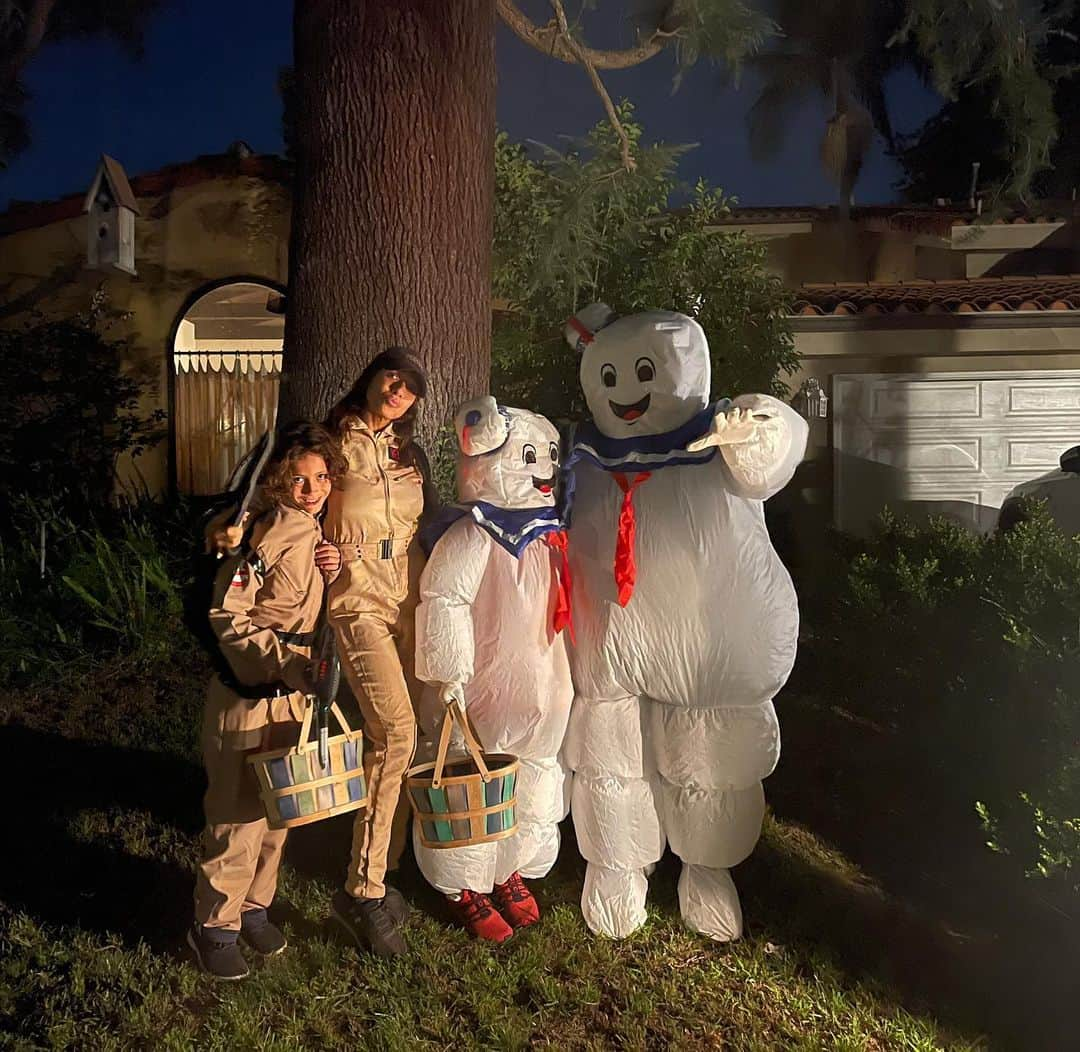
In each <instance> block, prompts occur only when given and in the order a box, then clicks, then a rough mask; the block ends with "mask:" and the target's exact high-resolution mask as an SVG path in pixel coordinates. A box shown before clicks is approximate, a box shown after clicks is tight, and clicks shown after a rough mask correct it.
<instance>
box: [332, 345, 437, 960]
mask: <svg viewBox="0 0 1080 1052" xmlns="http://www.w3.org/2000/svg"><path fill="white" fill-rule="evenodd" d="M426 391H427V377H426V376H425V373H424V370H423V367H422V366H421V365H420V363H419V362H418V361H417V360H416V359H415V358H414V357H413V356H412V355H411V354H409V353H408V352H407V351H404V350H399V349H392V350H389V351H385V352H383V353H382V354H380V355H379V356H378V357H376V358H375V360H374V361H373V362H372V363H371V364H370V365H369V366H368V367H367V368H366V369H365V370H364V372H363V373H362V374H361V375H360V378H359V379H358V380H357V382H356V384H355V385H354V387H353V389H352V390H351V391H350V392H349V393H348V394H347V395H346V396H345V397H344V398H343V399H342V400H341V402H340V403H339V404H338V405H337V406H336V407H335V408H334V409H333V410H332V411H331V413H330V419H329V421H328V426H329V428H330V430H331V431H332V432H333V433H334V434H335V436H336V437H337V438H338V439H339V441H340V442H341V445H342V449H343V451H344V453H345V456H346V458H347V460H348V464H349V467H348V471H347V472H346V473H345V475H344V476H343V477H342V478H340V479H335V481H334V488H333V491H332V492H331V494H330V499H329V501H328V502H327V507H326V519H325V522H324V524H323V531H324V535H325V536H326V539H327V540H328V541H331V542H333V543H334V544H336V545H337V547H338V549H339V550H340V552H341V572H340V574H339V575H338V577H337V580H336V581H335V582H334V584H333V585H332V586H331V587H330V590H329V597H328V611H329V617H330V620H331V622H332V623H333V625H334V627H335V629H336V630H337V638H338V651H339V653H340V656H341V664H342V669H343V671H344V672H345V675H346V678H347V679H348V682H349V686H350V687H351V688H352V691H353V694H354V695H355V696H356V700H357V702H358V704H359V705H360V710H361V712H362V713H363V717H364V733H365V734H366V735H367V739H368V743H369V745H370V746H371V747H372V749H371V753H370V757H369V764H370V766H369V770H368V791H369V793H370V803H369V804H368V807H367V808H366V809H365V810H364V811H361V812H359V813H358V816H357V819H356V823H355V825H354V827H353V844H352V857H351V859H350V862H349V869H348V873H347V876H346V880H345V887H344V890H342V891H339V892H337V894H335V896H334V900H333V904H332V907H331V909H332V915H333V917H334V919H335V920H336V921H337V922H338V923H339V924H341V925H342V927H343V928H344V929H345V930H346V931H347V932H348V934H349V935H350V937H351V938H352V939H354V940H355V941H356V942H357V943H358V944H360V945H362V946H366V947H368V948H370V949H372V950H373V951H374V952H376V953H378V954H380V955H384V956H391V955H394V954H398V953H402V952H404V950H405V943H404V940H403V939H402V936H401V931H400V928H401V924H402V922H403V921H404V919H405V914H406V912H407V910H406V906H405V902H404V899H403V898H402V897H401V894H400V892H398V891H397V890H396V889H394V888H392V887H388V886H387V885H386V883H385V876H386V871H387V869H388V868H392V867H393V866H394V865H396V862H397V859H398V857H399V856H400V854H401V851H402V849H403V847H404V844H405V834H406V829H407V823H408V815H407V809H405V808H404V807H402V808H400V809H399V799H400V794H401V785H402V779H403V777H404V774H405V771H406V769H407V768H408V766H409V764H410V763H411V762H412V757H413V752H414V750H415V748H416V717H415V715H414V711H413V704H412V700H411V698H410V689H409V688H410V684H411V682H412V676H413V671H412V670H413V614H414V611H415V608H416V600H417V584H418V581H419V576H420V570H421V569H422V561H423V557H422V555H421V552H420V547H419V545H418V544H416V543H414V537H415V534H416V530H417V524H418V522H419V520H420V515H421V513H422V512H423V511H424V503H425V495H427V499H428V502H429V503H431V502H432V500H433V496H432V492H433V491H432V490H431V487H430V486H429V485H428V480H429V471H428V467H427V461H426V458H425V457H424V454H423V452H422V451H421V449H420V447H419V446H418V445H417V444H416V442H415V441H414V440H413V427H414V423H415V419H416V413H417V409H418V407H419V401H420V399H422V398H423V397H424V395H425V394H426ZM395 816H396V820H395Z"/></svg>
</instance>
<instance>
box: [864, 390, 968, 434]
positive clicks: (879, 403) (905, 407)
mask: <svg viewBox="0 0 1080 1052" xmlns="http://www.w3.org/2000/svg"><path fill="white" fill-rule="evenodd" d="M869 394H870V398H869V401H870V405H869V410H870V416H871V417H872V419H874V420H878V421H881V422H882V423H889V422H899V421H905V420H911V421H918V422H919V423H920V424H930V423H932V422H935V421H938V420H950V419H955V418H957V417H959V418H961V419H963V418H967V419H972V420H978V419H979V417H980V416H981V415H982V391H981V389H980V387H979V385H978V384H967V385H961V386H958V387H954V386H951V385H949V384H947V383H940V384H939V383H933V382H927V383H924V384H920V385H919V386H918V387H913V386H907V387H903V386H898V385H897V384H894V383H889V382H887V381H886V382H882V383H876V384H873V385H872V386H871V387H870V389H869Z"/></svg>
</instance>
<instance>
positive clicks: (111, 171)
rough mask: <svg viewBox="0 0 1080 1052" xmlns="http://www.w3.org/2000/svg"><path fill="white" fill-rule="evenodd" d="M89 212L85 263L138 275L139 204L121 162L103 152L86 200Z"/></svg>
mask: <svg viewBox="0 0 1080 1052" xmlns="http://www.w3.org/2000/svg"><path fill="white" fill-rule="evenodd" d="M83 211H84V212H85V213H86V215H87V219H88V223H87V240H86V262H87V266H89V267H91V268H93V269H95V270H119V271H122V272H123V273H124V274H131V275H132V276H134V275H135V217H136V216H137V215H138V214H139V205H138V203H137V202H136V200H135V195H134V194H133V193H132V192H131V184H130V183H129V182H128V177H127V175H126V174H125V173H124V169H123V168H122V167H121V166H120V163H119V162H118V161H115V160H113V158H111V157H108V156H106V155H105V154H102V155H101V163H100V164H99V165H98V169H97V174H96V175H95V176H94V181H93V183H92V184H91V185H90V190H89V192H88V193H87V195H86V201H85V202H84V203H83Z"/></svg>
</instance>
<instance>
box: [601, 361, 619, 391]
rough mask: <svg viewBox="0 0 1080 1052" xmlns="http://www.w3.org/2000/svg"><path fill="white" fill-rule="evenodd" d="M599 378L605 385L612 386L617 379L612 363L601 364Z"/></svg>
mask: <svg viewBox="0 0 1080 1052" xmlns="http://www.w3.org/2000/svg"><path fill="white" fill-rule="evenodd" d="M600 379H601V380H602V381H603V384H604V386H605V387H614V386H615V383H616V381H617V380H618V375H617V374H616V372H615V366H614V365H602V366H601V367H600Z"/></svg>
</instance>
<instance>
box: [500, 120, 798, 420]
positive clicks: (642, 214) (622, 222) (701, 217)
mask: <svg viewBox="0 0 1080 1052" xmlns="http://www.w3.org/2000/svg"><path fill="white" fill-rule="evenodd" d="M620 117H621V119H622V122H623V126H624V127H625V128H626V130H627V133H628V134H629V136H630V138H631V140H632V141H633V143H634V154H635V157H636V160H637V168H636V170H635V171H633V172H629V171H627V170H626V169H625V168H624V167H623V166H622V160H621V147H620V143H619V141H618V139H617V137H616V135H615V133H614V132H613V130H612V128H611V126H610V124H608V123H607V122H606V121H605V122H603V123H601V124H598V125H597V126H596V127H595V128H594V129H593V130H592V131H591V132H590V133H589V135H588V136H587V137H586V139H585V141H584V142H580V143H574V144H572V145H571V146H570V147H569V148H568V149H567V150H566V151H565V152H563V153H559V152H557V151H555V150H551V149H548V150H546V151H545V152H544V153H543V154H542V155H541V156H540V158H539V159H533V158H532V157H530V156H529V154H528V153H527V151H526V150H525V148H524V147H523V146H521V145H519V144H515V143H511V142H510V141H509V139H508V138H507V137H506V136H505V135H500V136H499V137H498V140H497V142H496V149H495V200H496V207H495V238H494V260H495V265H494V278H493V290H494V293H495V297H496V298H497V299H501V300H503V301H505V302H506V303H508V304H509V305H510V308H511V309H510V310H506V311H503V312H497V313H496V315H495V321H494V341H493V351H492V375H491V385H492V391H493V393H494V394H495V395H496V397H498V398H500V399H501V400H502V401H504V402H507V403H509V404H512V405H521V406H527V407H529V408H532V409H536V410H537V411H538V412H541V413H544V414H545V415H546V416H548V417H551V418H552V419H564V418H570V419H574V418H577V417H580V416H581V415H583V413H584V401H583V398H582V395H581V389H580V386H579V384H578V361H577V357H576V355H574V354H573V353H572V352H571V351H570V349H569V348H568V347H567V346H566V343H565V342H564V340H563V336H562V330H563V325H564V324H565V322H566V319H567V318H569V317H570V316H571V315H572V314H573V313H574V311H576V310H577V309H579V308H580V307H583V306H585V305H586V304H588V303H592V302H595V301H603V302H605V303H607V304H608V305H609V306H611V307H612V308H613V309H614V310H615V311H616V312H618V313H620V314H629V313H635V312H638V311H642V310H649V309H666V310H675V311H681V312H683V313H685V314H689V315H691V316H692V317H694V318H696V319H697V320H698V321H699V322H700V323H701V326H702V328H704V330H705V333H706V335H707V336H708V339H709V347H710V350H711V353H712V365H713V393H714V394H715V395H730V394H737V393H739V392H742V391H764V392H768V393H773V394H783V393H784V390H785V388H784V383H783V376H784V374H786V373H790V372H792V371H793V370H794V368H795V367H796V365H797V361H798V360H797V357H796V355H795V352H794V342H793V337H792V334H791V327H790V323H789V321H788V319H787V308H788V305H789V296H788V294H787V292H785V290H784V288H783V285H782V284H781V282H780V280H779V279H778V278H777V277H775V276H774V275H771V274H769V273H768V271H767V270H766V266H765V263H766V249H765V247H764V245H762V244H761V243H760V242H755V241H752V240H751V239H750V238H748V237H746V236H745V235H743V234H734V233H720V232H718V231H717V229H716V226H715V224H716V222H717V220H718V219H720V218H722V217H724V216H726V215H727V214H728V213H729V211H730V205H731V201H730V200H729V199H728V198H726V197H724V195H723V194H722V193H720V191H718V190H715V189H711V188H710V187H708V186H707V185H706V184H704V183H698V185H697V186H696V187H694V188H693V190H692V192H691V193H690V195H689V200H688V201H687V202H686V204H685V206H682V207H680V206H679V205H678V202H679V194H680V187H679V184H678V182H677V180H676V177H675V166H676V164H677V162H678V159H679V157H680V156H681V155H682V154H683V153H685V152H686V151H687V149H689V147H685V146H665V145H660V144H653V145H650V146H645V145H643V143H642V137H643V131H642V128H641V125H640V124H638V123H637V122H636V121H635V120H634V117H633V109H632V107H631V106H630V105H629V104H628V103H623V105H622V106H621V107H620Z"/></svg>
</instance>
